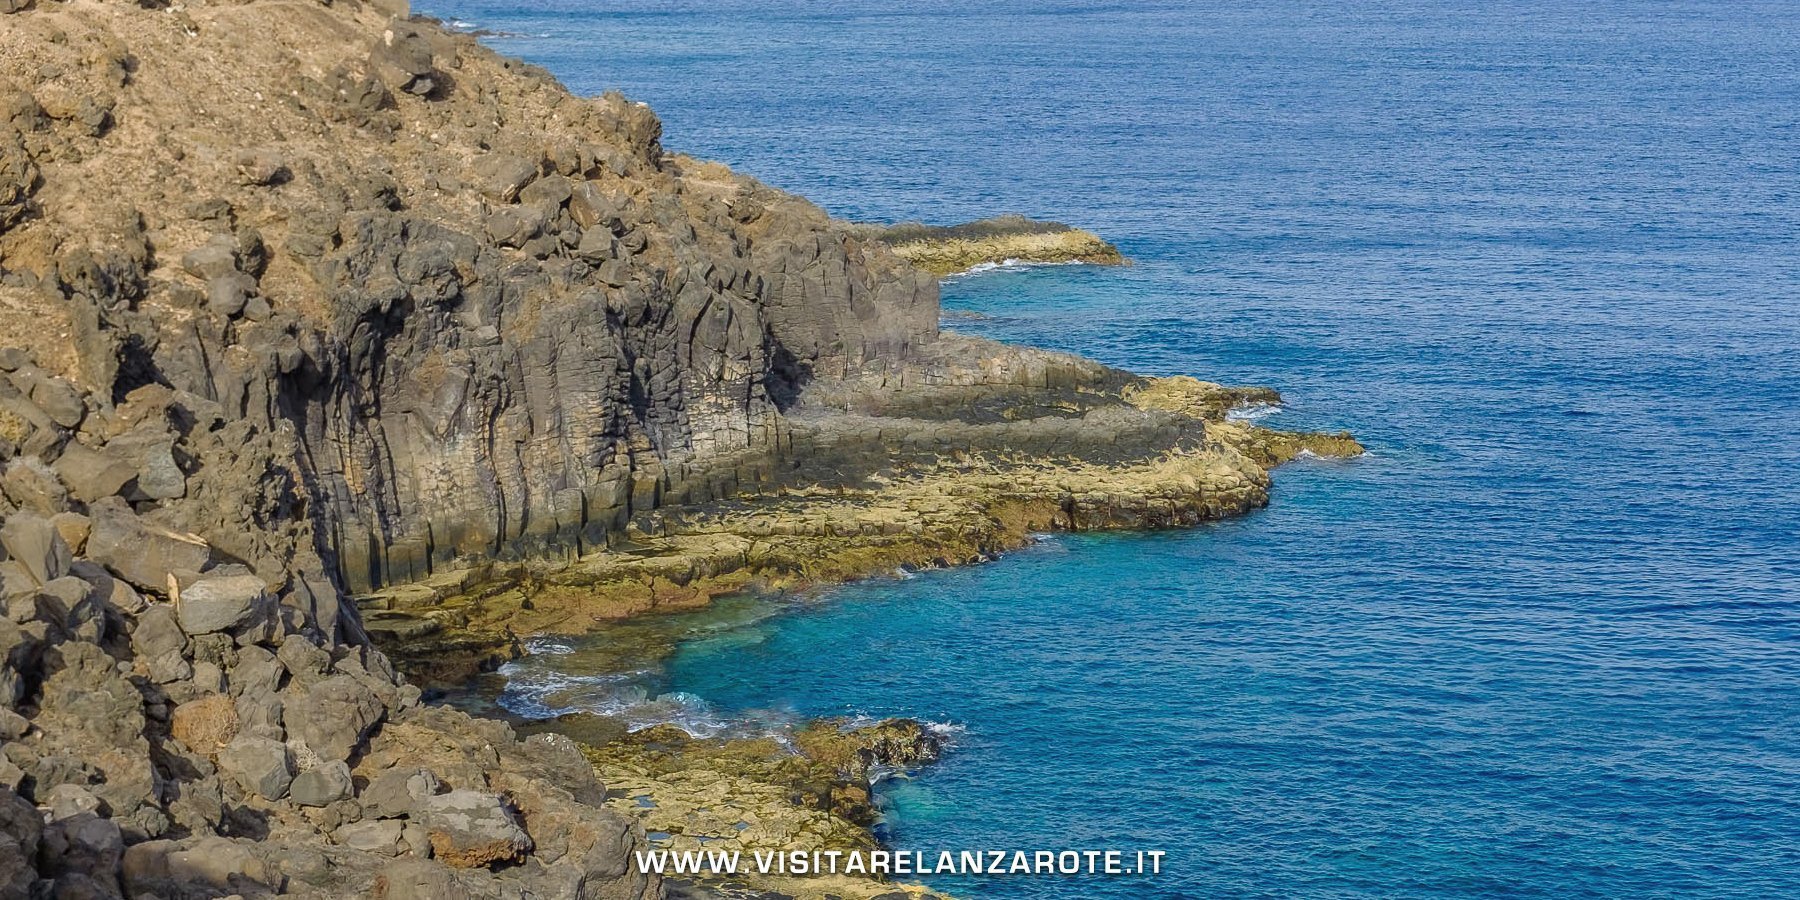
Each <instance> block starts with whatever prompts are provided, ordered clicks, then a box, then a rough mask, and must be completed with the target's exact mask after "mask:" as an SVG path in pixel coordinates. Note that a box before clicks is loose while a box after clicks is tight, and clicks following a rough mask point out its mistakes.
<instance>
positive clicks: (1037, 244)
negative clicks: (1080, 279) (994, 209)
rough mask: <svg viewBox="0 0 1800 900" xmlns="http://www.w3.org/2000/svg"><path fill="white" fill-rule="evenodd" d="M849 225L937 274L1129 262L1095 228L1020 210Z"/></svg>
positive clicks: (1124, 263)
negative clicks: (939, 220)
mask: <svg viewBox="0 0 1800 900" xmlns="http://www.w3.org/2000/svg"><path fill="white" fill-rule="evenodd" d="M848 227H849V230H850V232H851V233H852V234H855V235H857V236H858V237H862V238H865V239H868V240H874V241H879V242H881V243H883V244H886V245H887V247H888V249H890V250H892V251H893V252H894V255H895V256H898V257H900V258H901V259H904V260H906V261H907V262H910V263H912V264H913V265H915V266H918V267H919V268H921V269H924V270H925V271H927V272H930V273H931V274H933V275H938V276H945V275H957V274H961V273H965V272H969V271H971V270H974V269H976V268H978V267H981V266H997V265H1006V264H1020V263H1037V264H1063V263H1088V264H1090V265H1097V266H1123V265H1129V264H1130V262H1131V261H1130V260H1129V259H1126V258H1125V255H1124V254H1122V253H1120V252H1119V248H1118V247H1115V246H1113V245H1112V244H1111V243H1109V242H1107V241H1106V239H1104V238H1102V237H1100V236H1099V235H1097V234H1095V233H1093V232H1091V231H1084V230H1082V229H1080V228H1075V227H1073V226H1071V225H1065V224H1063V223H1061V222H1044V221H1040V220H1037V219H1028V218H1026V217H1024V216H1019V215H1007V216H996V217H994V218H991V219H981V220H979V221H975V222H967V223H964V224H962V225H924V224H921V223H918V222H904V223H901V224H899V225H862V224H858V225H850V226H848Z"/></svg>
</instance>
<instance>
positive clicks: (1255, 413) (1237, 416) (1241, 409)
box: [1225, 401, 1281, 422]
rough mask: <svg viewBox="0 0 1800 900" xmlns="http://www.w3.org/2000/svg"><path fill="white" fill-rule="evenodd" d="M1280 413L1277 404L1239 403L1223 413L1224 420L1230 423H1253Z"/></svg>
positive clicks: (1279, 405) (1279, 407) (1279, 406)
mask: <svg viewBox="0 0 1800 900" xmlns="http://www.w3.org/2000/svg"><path fill="white" fill-rule="evenodd" d="M1279 412H1281V404H1279V403H1263V402H1260V401H1257V402H1252V403H1240V404H1238V405H1237V406H1234V407H1232V408H1230V409H1228V410H1226V411H1225V419H1226V420H1227V421H1231V422H1255V421H1258V420H1261V419H1266V418H1268V417H1270V416H1272V415H1275V414H1276V413H1279Z"/></svg>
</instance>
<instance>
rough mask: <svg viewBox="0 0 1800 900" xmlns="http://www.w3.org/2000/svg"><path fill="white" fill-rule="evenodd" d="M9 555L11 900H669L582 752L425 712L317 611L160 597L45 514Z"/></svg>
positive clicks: (376, 657)
mask: <svg viewBox="0 0 1800 900" xmlns="http://www.w3.org/2000/svg"><path fill="white" fill-rule="evenodd" d="M66 515H72V516H76V517H79V514H74V513H67V514H66ZM115 515H116V516H119V517H132V516H135V513H132V512H130V511H129V510H127V511H122V512H116V513H115ZM77 533H79V532H78V531H77ZM0 547H3V548H4V550H5V554H6V559H5V561H4V562H0V598H3V599H4V610H5V615H4V617H0V686H4V690H0V873H3V875H4V880H0V897H7V898H12V897H19V898H24V897H36V896H58V897H64V896H81V897H122V896H123V897H156V898H164V900H170V898H202V897H206V898H210V897H221V896H226V895H229V894H237V895H244V896H262V895H274V894H280V895H284V896H311V897H320V898H327V897H344V896H361V895H369V894H375V895H379V894H381V893H382V892H383V891H386V892H387V893H388V894H389V895H397V894H396V893H395V892H396V891H399V890H400V889H401V888H400V887H399V886H400V885H412V886H415V887H416V886H417V885H419V884H425V883H429V884H432V885H436V886H437V887H438V888H439V889H440V895H443V892H449V893H452V894H456V895H460V896H466V897H472V898H473V897H493V898H500V897H517V896H523V895H529V896H549V897H569V898H607V900H613V898H647V897H656V896H660V893H659V886H658V884H657V882H656V880H655V879H654V878H646V877H645V876H642V875H639V874H637V873H636V872H635V871H634V870H632V869H631V867H630V866H629V862H630V852H631V851H632V850H633V849H634V848H641V847H643V846H645V844H644V836H643V832H642V829H641V828H636V827H634V826H633V825H632V823H631V821H630V819H628V818H627V817H624V816H622V815H620V814H618V813H615V812H612V811H609V810H607V809H605V808H604V807H603V806H602V804H603V801H604V799H605V789H604V788H603V787H602V786H601V785H600V784H599V782H598V781H597V780H596V779H595V777H594V774H593V770H592V768H590V767H589V765H588V763H587V761H586V760H585V759H584V758H583V757H582V755H581V752H580V751H579V750H578V749H577V747H576V745H575V744H574V743H573V742H571V741H569V740H568V739H566V738H561V737H557V736H553V735H538V736H534V737H531V738H529V739H527V740H524V741H521V740H518V739H517V738H516V736H515V735H514V734H513V732H512V731H511V729H509V728H508V727H507V726H505V725H502V724H500V723H497V722H486V721H482V720H478V719H472V718H470V717H469V716H467V715H465V714H463V713H459V712H454V711H451V710H447V709H441V708H435V707H430V706H425V705H422V704H421V703H420V702H419V691H418V689H417V688H416V687H412V686H410V685H406V684H404V683H403V682H402V681H401V680H400V679H399V678H398V677H396V675H395V674H394V670H393V668H392V667H391V666H390V665H389V664H388V662H387V659H386V658H385V657H384V656H382V654H381V653H380V652H379V651H376V650H374V649H372V648H370V647H368V646H367V645H366V644H351V643H344V642H341V641H338V640H336V639H334V638H333V637H331V636H329V635H328V632H327V629H325V628H322V627H321V623H320V622H318V621H316V620H314V619H312V618H310V617H309V615H308V614H307V612H306V609H307V607H308V606H310V605H311V603H312V602H313V599H312V598H310V597H307V598H298V599H297V598H296V597H295V596H294V595H293V593H292V591H288V592H285V593H283V594H281V595H279V596H278V595H277V594H276V593H274V592H273V587H272V586H270V585H267V584H266V583H263V582H261V581H259V580H257V579H255V577H254V576H250V575H248V574H245V573H244V571H243V569H242V567H241V566H238V565H235V564H229V563H227V564H217V563H212V564H209V567H208V568H207V569H206V570H205V571H201V572H193V571H184V572H180V573H177V574H176V575H174V576H173V578H174V581H173V583H172V584H171V585H169V586H167V587H166V588H165V589H164V590H165V591H166V592H167V593H166V595H163V594H161V593H152V594H150V595H149V596H145V595H143V594H139V593H138V592H137V591H136V589H134V588H133V587H131V586H130V585H128V584H127V583H126V582H125V581H124V580H123V574H124V573H122V572H119V571H117V570H115V569H109V568H107V567H105V566H102V565H100V564H98V563H96V562H94V561H92V560H90V559H88V558H87V557H85V556H83V555H82V553H83V552H84V551H85V547H83V546H81V545H80V544H79V543H78V544H77V545H74V546H71V545H70V544H69V542H68V541H67V540H66V539H65V538H64V537H63V531H62V530H59V529H58V528H57V527H56V525H54V524H53V523H52V521H51V520H50V519H49V518H47V517H44V516H42V515H40V514H38V513H36V512H16V513H13V514H12V515H10V516H8V518H7V520H6V522H5V524H4V526H0ZM245 582H252V583H253V584H252V583H245ZM209 587H212V588H214V595H212V596H206V595H205V594H203V589H206V588H209ZM334 599H335V598H334ZM201 603H204V604H205V609H206V612H205V613H204V614H202V615H200V616H198V617H196V615H195V614H194V613H193V609H194V606H195V605H196V604H201ZM221 603H225V604H227V605H228V606H229V609H230V610H231V611H230V612H229V614H221V613H219V609H220V608H221V607H220V604H221ZM196 623H198V624H196ZM396 796H398V797H400V798H402V799H401V800H398V801H397V800H396V799H395V797H396Z"/></svg>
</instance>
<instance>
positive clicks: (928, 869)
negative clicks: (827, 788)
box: [636, 850, 1166, 875]
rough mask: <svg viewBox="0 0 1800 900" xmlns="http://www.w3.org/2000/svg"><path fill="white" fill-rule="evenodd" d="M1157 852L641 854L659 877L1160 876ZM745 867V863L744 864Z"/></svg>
mask: <svg viewBox="0 0 1800 900" xmlns="http://www.w3.org/2000/svg"><path fill="white" fill-rule="evenodd" d="M1164 855H1166V854H1165V851H1162V850H939V851H935V852H934V851H926V850H811V851H808V850H792V851H778V850H758V851H752V852H751V853H749V854H748V859H746V854H745V853H744V852H743V851H741V850H640V851H637V854H636V856H637V868H638V871H639V872H643V873H646V874H648V873H651V872H655V873H657V874H662V875H701V874H712V875H740V874H748V873H751V872H755V873H756V874H759V875H1160V874H1162V861H1163V856H1164ZM746 863H748V865H746Z"/></svg>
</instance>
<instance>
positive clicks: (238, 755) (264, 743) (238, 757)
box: [219, 736, 294, 800]
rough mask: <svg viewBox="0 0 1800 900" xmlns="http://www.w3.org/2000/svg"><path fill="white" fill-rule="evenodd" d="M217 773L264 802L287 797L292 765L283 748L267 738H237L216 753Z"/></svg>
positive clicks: (291, 760) (283, 746)
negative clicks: (217, 761)
mask: <svg viewBox="0 0 1800 900" xmlns="http://www.w3.org/2000/svg"><path fill="white" fill-rule="evenodd" d="M219 770H220V771H221V772H223V773H225V774H226V775H229V776H231V777H232V778H234V779H236V780H237V783H238V786H239V787H241V788H243V789H244V790H245V791H246V792H248V793H252V794H256V795H258V796H261V797H263V798H265V799H268V800H280V799H281V798H283V797H285V796H287V793H288V786H289V785H291V784H293V781H294V762H293V758H292V757H291V756H290V755H289V754H288V748H287V745H285V744H282V743H281V742H279V741H272V740H269V739H268V738H259V737H247V736H246V737H239V738H237V739H236V740H234V741H232V742H231V743H230V744H228V745H226V747H225V748H224V749H223V750H220V751H219Z"/></svg>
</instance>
